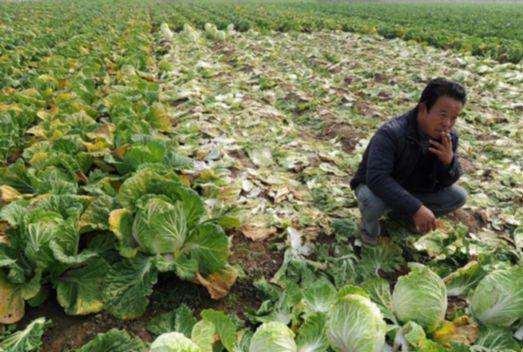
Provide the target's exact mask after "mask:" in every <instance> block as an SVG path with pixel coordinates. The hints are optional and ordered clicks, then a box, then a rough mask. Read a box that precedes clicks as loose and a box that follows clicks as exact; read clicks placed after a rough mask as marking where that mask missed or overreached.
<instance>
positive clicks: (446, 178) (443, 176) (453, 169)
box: [437, 134, 461, 187]
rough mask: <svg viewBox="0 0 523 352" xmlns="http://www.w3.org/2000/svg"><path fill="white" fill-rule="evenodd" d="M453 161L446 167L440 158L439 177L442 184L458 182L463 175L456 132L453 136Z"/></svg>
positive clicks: (445, 185)
mask: <svg viewBox="0 0 523 352" xmlns="http://www.w3.org/2000/svg"><path fill="white" fill-rule="evenodd" d="M452 152H453V154H454V156H453V157H452V162H451V163H450V165H449V166H448V167H445V165H443V163H442V162H441V161H440V160H439V159H438V164H437V165H438V167H437V177H438V182H439V184H440V185H442V186H444V187H448V186H450V185H452V184H453V183H454V182H456V181H457V180H458V179H459V177H460V176H461V165H460V163H459V158H458V135H457V134H455V136H454V138H452Z"/></svg>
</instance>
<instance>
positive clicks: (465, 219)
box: [446, 209, 486, 232]
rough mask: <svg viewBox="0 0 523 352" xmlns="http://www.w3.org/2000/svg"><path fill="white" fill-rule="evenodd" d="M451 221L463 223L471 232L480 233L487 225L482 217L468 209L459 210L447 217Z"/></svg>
mask: <svg viewBox="0 0 523 352" xmlns="http://www.w3.org/2000/svg"><path fill="white" fill-rule="evenodd" d="M446 217H447V218H449V219H450V220H453V221H456V222H461V223H463V224H464V225H466V226H467V227H468V228H469V232H478V231H480V230H481V228H482V227H484V226H485V225H486V223H485V222H484V221H483V219H482V218H481V215H480V214H478V213H476V212H473V211H471V210H467V209H458V210H455V211H453V212H452V213H449V214H447V215H446Z"/></svg>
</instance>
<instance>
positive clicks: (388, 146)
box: [350, 78, 467, 245]
mask: <svg viewBox="0 0 523 352" xmlns="http://www.w3.org/2000/svg"><path fill="white" fill-rule="evenodd" d="M465 102H466V92H465V89H464V88H463V87H462V86H461V85H460V84H458V83H455V82H452V81H449V80H446V79H444V78H436V79H433V80H432V81H430V82H429V83H428V85H427V86H426V87H425V89H424V90H423V93H422V94H421V98H420V100H419V102H418V105H417V106H416V107H415V108H414V109H413V110H410V111H408V112H407V113H405V114H404V115H401V116H398V117H396V118H394V119H392V120H390V121H388V122H386V123H385V124H384V125H382V126H381V127H380V128H379V129H378V130H377V131H376V133H375V134H374V136H373V137H372V139H371V140H370V142H369V145H368V146H367V149H366V150H365V153H364V154H363V158H362V161H361V163H360V165H359V167H358V170H357V172H356V175H355V176H354V177H353V178H352V180H351V182H350V185H351V188H352V190H354V192H355V194H356V197H357V199H358V205H359V209H360V212H361V218H362V223H361V236H362V240H363V242H365V243H367V244H370V245H375V244H377V243H378V240H379V235H380V225H379V218H380V217H381V216H382V215H384V214H386V213H388V212H391V215H392V216H393V217H396V218H403V219H405V220H407V221H409V222H411V224H413V225H414V226H415V227H416V229H417V230H418V231H419V232H421V233H426V232H428V231H430V230H433V229H434V228H435V226H436V223H435V219H436V216H441V215H443V214H446V213H448V212H451V211H453V210H455V209H458V208H460V207H461V206H463V205H464V204H465V202H466V197H467V194H466V191H465V190H464V189H463V188H461V187H459V186H456V185H454V183H455V182H456V181H457V180H458V178H459V177H460V175H461V167H460V164H459V160H458V155H457V152H456V150H457V147H458V135H457V132H456V130H455V129H454V128H453V127H454V125H455V124H456V119H457V117H458V115H459V114H460V112H461V111H462V109H463V106H464V105H465Z"/></svg>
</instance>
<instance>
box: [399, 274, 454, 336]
mask: <svg viewBox="0 0 523 352" xmlns="http://www.w3.org/2000/svg"><path fill="white" fill-rule="evenodd" d="M410 268H411V272H410V273H409V274H408V275H406V276H401V277H400V278H399V279H398V282H397V283H396V286H395V287H394V291H393V292H392V309H393V311H394V314H395V315H396V317H397V318H398V319H399V320H400V321H401V322H404V323H406V322H408V321H414V322H416V323H418V324H419V325H421V326H422V327H423V328H424V329H425V330H426V331H429V332H430V331H432V330H434V329H435V328H437V326H438V324H439V323H440V322H441V321H442V320H443V319H444V318H445V312H446V311H447V289H446V287H445V283H444V282H443V280H442V279H441V278H440V277H439V276H438V275H436V274H435V273H434V272H432V270H430V269H429V268H427V267H425V266H423V265H421V264H411V265H410Z"/></svg>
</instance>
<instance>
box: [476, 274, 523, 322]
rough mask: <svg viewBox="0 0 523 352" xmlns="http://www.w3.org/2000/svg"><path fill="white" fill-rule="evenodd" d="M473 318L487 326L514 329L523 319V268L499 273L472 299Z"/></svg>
mask: <svg viewBox="0 0 523 352" xmlns="http://www.w3.org/2000/svg"><path fill="white" fill-rule="evenodd" d="M470 309H471V311H472V314H473V316H474V317H475V318H476V319H478V320H479V321H481V322H482V323H484V324H491V325H498V326H510V325H512V324H513V323H514V322H515V321H516V320H518V319H522V318H523V267H521V266H518V267H514V268H511V269H502V270H495V271H493V272H491V273H490V274H488V275H487V276H485V277H484V278H483V279H482V280H481V281H480V282H479V284H478V286H477V287H476V289H475V290H474V292H473V293H472V295H471V297H470Z"/></svg>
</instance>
